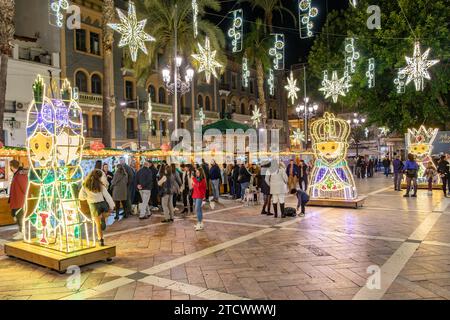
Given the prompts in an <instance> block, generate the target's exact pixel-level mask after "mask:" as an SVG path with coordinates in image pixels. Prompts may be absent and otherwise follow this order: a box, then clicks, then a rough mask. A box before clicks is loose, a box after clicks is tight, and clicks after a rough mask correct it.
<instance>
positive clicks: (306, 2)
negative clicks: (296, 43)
mask: <svg viewBox="0 0 450 320" xmlns="http://www.w3.org/2000/svg"><path fill="white" fill-rule="evenodd" d="M318 14H319V10H318V9H317V8H315V7H312V6H311V0H301V1H299V3H298V16H299V21H300V38H302V39H305V38H310V37H312V36H313V32H312V29H313V27H314V23H313V22H312V21H311V18H314V17H316V16H317V15H318Z"/></svg>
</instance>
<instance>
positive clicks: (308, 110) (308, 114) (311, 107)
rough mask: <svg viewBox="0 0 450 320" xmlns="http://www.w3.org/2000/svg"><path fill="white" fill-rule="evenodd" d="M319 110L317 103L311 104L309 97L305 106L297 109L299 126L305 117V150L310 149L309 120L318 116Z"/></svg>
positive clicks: (299, 106) (302, 105)
mask: <svg viewBox="0 0 450 320" xmlns="http://www.w3.org/2000/svg"><path fill="white" fill-rule="evenodd" d="M317 110H319V106H318V105H317V104H316V103H314V104H309V98H308V97H305V99H304V103H303V104H300V105H298V106H297V108H295V111H296V112H297V116H298V122H299V124H300V117H301V116H303V119H304V123H305V150H307V149H308V120H309V119H310V118H312V117H313V116H315V115H316V112H317ZM302 114H303V115H302Z"/></svg>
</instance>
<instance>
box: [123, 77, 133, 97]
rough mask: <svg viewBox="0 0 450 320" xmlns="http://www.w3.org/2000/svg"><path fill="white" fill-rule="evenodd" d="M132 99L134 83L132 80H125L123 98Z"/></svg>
mask: <svg viewBox="0 0 450 320" xmlns="http://www.w3.org/2000/svg"><path fill="white" fill-rule="evenodd" d="M133 99H134V83H133V82H132V81H129V80H126V81H125V100H127V101H132V100H133Z"/></svg>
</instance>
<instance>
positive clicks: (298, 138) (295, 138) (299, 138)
mask: <svg viewBox="0 0 450 320" xmlns="http://www.w3.org/2000/svg"><path fill="white" fill-rule="evenodd" d="M291 140H292V142H293V143H294V144H295V145H296V146H298V145H301V144H302V142H305V132H303V131H302V130H300V129H297V130H294V132H293V134H292V135H291Z"/></svg>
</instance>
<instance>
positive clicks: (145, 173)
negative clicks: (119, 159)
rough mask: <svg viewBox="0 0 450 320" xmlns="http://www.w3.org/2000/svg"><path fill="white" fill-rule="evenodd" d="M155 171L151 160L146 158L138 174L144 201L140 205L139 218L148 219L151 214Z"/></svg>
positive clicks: (138, 186) (137, 180)
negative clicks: (151, 165)
mask: <svg viewBox="0 0 450 320" xmlns="http://www.w3.org/2000/svg"><path fill="white" fill-rule="evenodd" d="M153 181H154V179H153V172H152V170H150V161H148V160H146V161H145V163H144V166H143V167H142V168H141V169H140V170H139V171H138V172H137V174H136V183H137V188H138V190H139V192H140V194H141V198H142V203H141V205H140V207H139V209H140V214H139V219H141V220H142V219H148V218H149V217H150V215H151V212H150V210H149V209H150V208H149V205H148V203H149V201H150V196H151V192H152V191H151V190H152V188H153Z"/></svg>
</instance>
